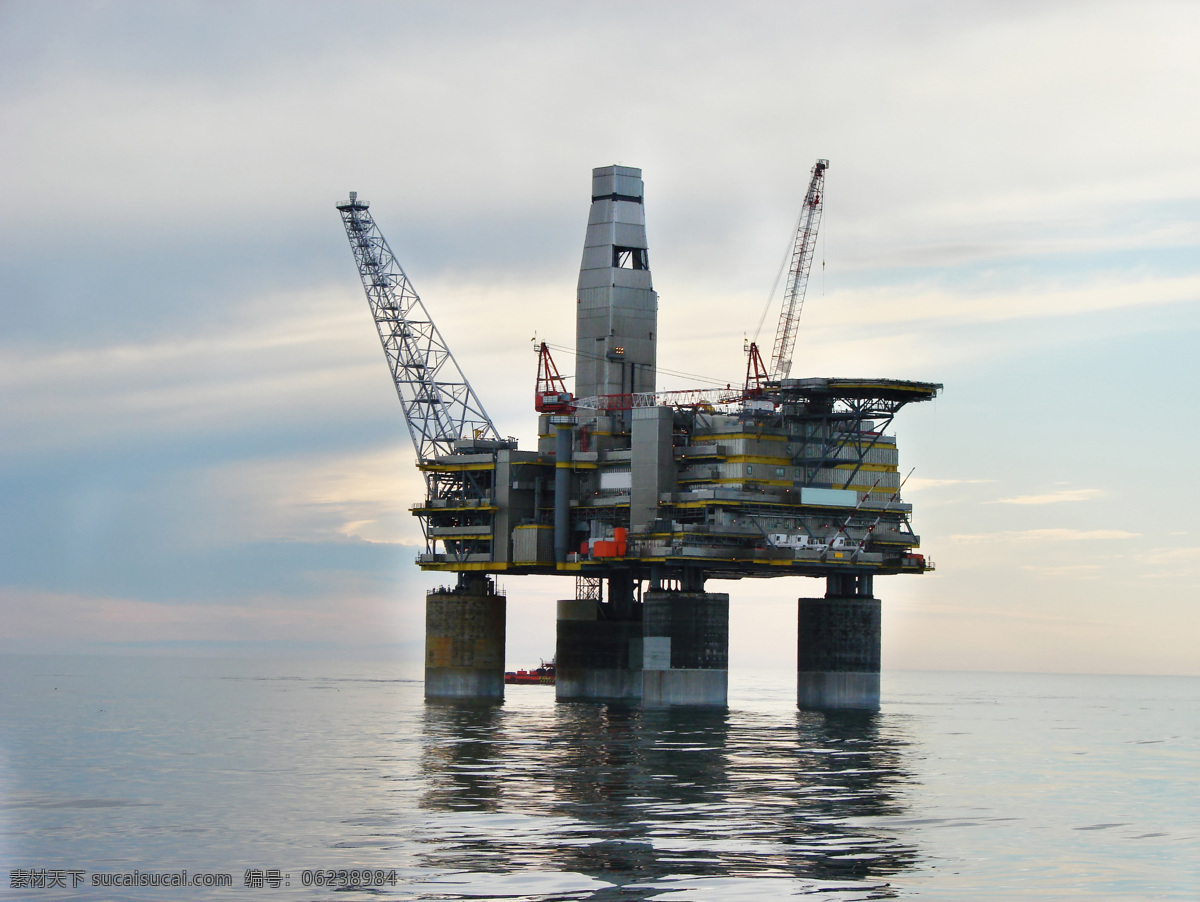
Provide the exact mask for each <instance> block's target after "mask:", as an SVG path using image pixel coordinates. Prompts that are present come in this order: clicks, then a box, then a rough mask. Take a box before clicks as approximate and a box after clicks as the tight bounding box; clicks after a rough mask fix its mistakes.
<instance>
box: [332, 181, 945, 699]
mask: <svg viewBox="0 0 1200 902" xmlns="http://www.w3.org/2000/svg"><path fill="white" fill-rule="evenodd" d="M827 168H828V161H827V160H818V161H817V163H816V165H815V166H814V167H813V171H812V177H811V180H810V183H809V187H808V191H807V194H806V196H805V200H804V205H803V207H802V211H801V215H800V221H799V223H798V225H797V229H796V236H795V241H794V243H793V247H792V253H791V263H790V268H789V271H788V280H787V283H786V288H785V291H784V297H783V304H782V310H781V314H780V318H779V324H778V328H777V331H776V337H775V343H774V346H773V348H772V352H771V357H770V361H769V363H767V362H765V361H764V359H763V356H762V355H761V354H760V352H759V350H758V348H757V345H755V344H750V345H749V347H748V349H747V351H748V352H747V367H746V379H745V383H744V384H743V385H742V386H739V387H737V388H733V387H730V388H726V389H697V390H694V391H682V392H657V391H656V346H657V340H658V328H657V320H658V296H657V294H656V293H655V291H654V287H653V284H652V282H651V275H650V261H649V253H648V245H647V241H646V226H645V208H644V204H643V200H644V191H643V182H642V177H641V175H642V174H641V170H639V169H634V168H631V167H627V166H607V167H602V168H599V169H595V170H593V172H592V192H591V209H590V212H589V216H588V225H587V234H586V239H585V242H584V249H583V261H582V265H581V267H580V271H579V284H578V291H577V294H576V301H575V303H576V334H575V377H574V389H575V390H574V391H573V392H572V391H568V390H567V388H566V384H565V380H564V379H563V377H562V376H561V374H560V373H559V371H558V369H557V367H556V366H555V363H554V361H553V359H552V357H551V355H550V350H549V348H548V347H547V346H546V345H545V344H544V343H543V344H542V345H541V346H540V347H539V362H538V372H537V383H536V391H535V398H534V401H535V405H534V406H535V408H536V410H537V412H538V414H539V416H538V447H537V449H536V450H520V449H518V447H517V442H516V440H515V439H512V438H504V437H502V436H501V435H500V434H499V433H498V432H497V430H496V427H495V425H494V424H493V423H492V421H491V419H490V418H489V417H488V415H487V413H486V412H485V410H484V407H483V404H482V403H481V402H480V400H479V398H478V396H477V395H476V393H475V391H474V390H473V389H472V388H471V385H470V384H469V383H468V381H467V379H466V377H465V376H464V375H463V373H462V370H461V369H460V368H459V366H458V364H457V362H456V361H455V359H454V357H453V356H452V354H451V353H450V349H449V347H448V346H447V344H446V342H445V341H444V339H443V338H442V336H441V334H440V332H439V331H438V329H437V327H436V326H435V325H434V322H433V320H432V318H431V317H430V316H429V313H428V311H427V310H426V308H425V305H424V304H423V303H422V302H421V299H420V298H419V297H418V295H417V293H416V291H415V290H414V289H413V286H412V284H411V283H410V282H409V280H408V278H407V276H406V275H405V274H404V270H403V269H402V268H401V266H400V264H399V262H398V261H397V260H396V257H395V256H394V255H393V253H392V251H391V249H390V248H389V246H388V244H387V241H386V240H385V239H384V237H383V235H382V233H381V232H380V230H379V228H378V226H377V225H376V224H375V222H374V220H373V219H372V217H371V215H370V213H369V209H368V204H367V202H366V201H363V200H359V199H358V197H357V195H356V194H355V193H353V192H352V193H351V194H350V199H349V200H347V201H343V202H342V203H339V204H338V205H337V209H338V210H339V211H340V213H341V216H342V221H343V224H344V225H345V228H346V234H347V236H348V238H349V240H350V246H351V249H352V250H353V253H354V259H355V262H356V264H357V266H358V271H359V275H360V276H361V278H362V283H363V287H364V289H365V290H366V294H367V300H368V302H369V303H370V307H371V311H372V313H373V315H374V318H375V323H376V325H377V327H378V330H379V337H380V339H381V341H382V343H383V349H384V353H385V355H386V357H387V360H388V364H389V367H390V369H391V373H392V377H393V380H394V382H395V385H396V389H397V393H398V395H399V398H400V402H401V404H402V406H403V409H404V415H405V420H406V422H407V424H408V429H409V432H410V434H411V436H412V439H413V444H414V445H415V446H416V450H417V466H418V467H419V468H420V470H421V472H422V473H423V475H424V477H425V484H426V490H427V491H426V497H425V499H424V500H423V501H421V502H419V503H417V504H414V505H413V507H412V512H413V514H414V515H416V516H417V517H418V518H419V520H420V523H421V527H422V530H423V533H424V537H425V548H424V550H423V551H422V552H421V553H420V554H418V556H417V563H418V564H419V566H420V567H421V568H422V569H423V570H432V571H445V572H449V573H454V574H457V580H456V584H455V585H454V586H453V587H451V588H444V589H438V590H434V591H432V592H430V593H429V594H428V595H427V597H426V633H425V695H426V697H427V698H497V697H501V696H502V695H503V692H504V644H505V619H506V617H505V614H506V607H505V605H506V598H505V597H504V596H503V595H501V594H498V592H497V590H496V588H495V585H494V583H493V577H494V575H496V574H509V575H522V574H555V575H561V576H568V577H573V585H574V591H573V592H572V593H571V596H570V597H568V598H565V599H563V600H560V601H559V602H558V606H557V643H556V661H557V682H556V689H555V691H556V695H557V697H558V698H559V699H581V698H582V699H628V700H640V701H641V703H642V704H644V705H651V706H664V705H724V704H725V703H726V698H727V686H728V657H729V654H728V650H729V596H728V594H726V593H720V592H710V591H706V584H707V582H708V581H709V580H715V579H742V578H749V577H753V578H763V577H767V578H769V577H779V576H813V577H821V578H823V579H824V580H825V590H826V591H825V593H824V595H822V596H820V597H813V598H800V599H799V600H798V617H797V621H798V622H797V648H798V664H797V685H798V689H797V703H798V705H799V706H800V707H802V708H815V709H838V708H865V709H873V708H877V707H878V705H879V654H880V602H879V599H878V598H877V597H876V596H875V592H874V580H875V577H877V576H884V575H891V574H901V573H912V574H918V573H924V572H926V571H928V570H931V569H933V565H932V563H931V562H930V561H928V560H926V559H925V558H924V557H923V556H922V555H921V554H919V553H917V552H916V549H917V548H918V547H919V545H920V539H919V538H918V536H917V535H915V534H914V533H913V531H912V527H911V523H910V513H911V505H908V504H905V503H904V502H903V501H901V499H900V489H901V487H902V484H903V481H902V480H901V478H900V471H899V466H898V457H897V449H896V439H895V437H894V436H893V435H890V434H888V432H887V430H888V428H889V427H890V426H891V424H892V421H893V418H894V417H895V416H896V414H897V412H898V411H899V410H900V409H901V408H902V407H903V406H904V405H905V404H908V403H911V402H914V401H925V400H929V399H931V398H933V397H935V396H936V394H937V392H938V391H939V390H940V389H941V385H938V384H934V383H927V382H909V381H900V380H893V379H834V378H804V379H793V378H790V375H791V356H792V349H793V347H794V343H795V338H796V327H797V323H798V319H799V316H800V312H801V310H802V307H803V301H804V294H805V288H806V285H807V281H808V275H809V270H810V268H811V264H812V258H813V254H814V251H815V247H816V241H815V239H816V234H817V230H818V226H819V223H820V218H821V212H822V195H823V188H824V178H825V172H826V169H827ZM564 594H566V593H564Z"/></svg>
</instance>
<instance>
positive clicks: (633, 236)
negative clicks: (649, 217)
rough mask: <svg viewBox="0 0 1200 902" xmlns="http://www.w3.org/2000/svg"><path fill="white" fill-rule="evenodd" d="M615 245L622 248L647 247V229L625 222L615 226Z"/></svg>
mask: <svg viewBox="0 0 1200 902" xmlns="http://www.w3.org/2000/svg"><path fill="white" fill-rule="evenodd" d="M613 244H618V245H620V246H621V247H646V227H645V226H643V225H640V224H639V225H633V224H627V223H623V222H618V223H616V224H614V226H613Z"/></svg>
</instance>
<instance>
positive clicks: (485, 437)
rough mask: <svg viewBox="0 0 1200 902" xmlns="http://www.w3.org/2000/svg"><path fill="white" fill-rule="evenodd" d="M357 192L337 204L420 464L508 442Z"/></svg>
mask: <svg viewBox="0 0 1200 902" xmlns="http://www.w3.org/2000/svg"><path fill="white" fill-rule="evenodd" d="M367 207H368V204H367V202H366V201H363V200H359V199H358V194H357V192H355V191H351V192H350V199H349V200H348V201H343V202H342V203H340V204H338V205H337V208H338V211H339V212H340V213H341V214H342V223H343V224H344V225H345V227H346V237H347V238H349V239H350V249H351V250H352V251H353V252H354V262H355V263H356V264H357V266H358V274H359V276H360V277H361V278H362V284H363V289H364V290H365V291H366V293H367V302H368V303H369V304H370V305H371V313H372V315H373V316H374V317H375V325H376V327H377V328H378V329H379V340H380V341H381V342H382V343H383V353H384V354H385V355H386V357H387V361H388V366H389V368H390V369H391V372H392V381H393V382H395V384H396V394H397V395H398V396H399V398H400V404H401V406H402V407H403V409H404V419H405V422H406V423H407V424H408V432H409V435H411V436H412V441H413V445H414V446H415V447H416V450H417V459H418V460H419V461H422V462H424V461H430V460H433V459H434V458H436V457H438V456H440V455H445V454H453V453H454V451H455V446H456V443H458V442H461V441H464V440H465V441H475V442H478V441H485V442H488V441H490V442H501V439H500V435H499V433H498V432H497V431H496V427H495V426H494V425H493V423H492V421H491V418H490V417H488V415H487V411H485V410H484V409H483V404H482V403H480V401H479V398H478V397H477V396H476V394H475V391H474V389H472V388H471V385H470V383H469V382H467V377H466V376H464V375H463V372H462V370H461V369H460V368H459V366H458V362H457V361H456V360H455V359H454V355H453V354H451V353H450V349H449V348H448V347H447V346H446V342H445V341H444V340H443V338H442V335H441V333H440V332H439V331H438V328H437V326H435V325H434V323H433V320H432V319H431V318H430V316H429V312H428V311H427V310H426V309H425V305H424V304H422V303H421V298H420V297H419V296H418V295H417V292H416V291H415V290H414V289H413V287H412V283H411V282H409V280H408V276H406V275H405V274H404V270H403V269H402V268H401V266H400V264H399V262H398V261H397V260H396V257H395V255H394V254H393V253H392V249H391V248H390V247H388V243H387V241H386V240H385V239H384V237H383V234H382V233H381V232H380V231H379V227H378V226H376V225H375V221H374V220H373V219H372V218H371V214H370V213H369V212H367Z"/></svg>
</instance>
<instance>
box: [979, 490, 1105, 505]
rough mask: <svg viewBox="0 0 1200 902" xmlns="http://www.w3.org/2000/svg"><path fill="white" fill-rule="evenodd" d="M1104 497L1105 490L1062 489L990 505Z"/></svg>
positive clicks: (992, 502) (1041, 502)
mask: <svg viewBox="0 0 1200 902" xmlns="http://www.w3.org/2000/svg"><path fill="white" fill-rule="evenodd" d="M1103 496H1104V491H1103V489H1062V490H1060V491H1057V492H1047V493H1045V494H1041V495H1017V496H1015V497H1013V498H997V499H996V500H995V501H989V502H988V504H1061V503H1063V502H1066V501H1090V500H1092V499H1093V498H1101V497H1103Z"/></svg>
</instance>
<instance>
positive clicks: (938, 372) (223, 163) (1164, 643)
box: [0, 0, 1200, 674]
mask: <svg viewBox="0 0 1200 902" xmlns="http://www.w3.org/2000/svg"><path fill="white" fill-rule="evenodd" d="M1198 35H1200V6H1197V5H1196V4H1194V3H1190V2H1187V3H1146V2H1139V3H1136V4H1134V3H1103V2H1096V0H1091V2H1083V3H1071V2H1057V3H1056V2H1036V3H1034V2H1006V3H982V2H974V3H973V2H931V3H907V4H894V3H887V2H865V3H844V4H832V5H831V4H818V3H801V2H787V3H767V2H763V3H753V4H749V5H745V4H742V5H738V7H737V9H736V11H735V8H734V4H730V3H708V4H705V3H689V4H682V3H589V2H582V3H571V4H562V3H517V4H496V3H432V2H431V3H404V2H392V3H368V2H361V3H332V2H329V3H303V2H290V3H265V2H260V3H255V2H245V3H212V2H192V3H187V2H179V3H171V2H162V0H155V2H147V3H135V2H119V0H118V2H105V3H87V2H70V3H57V2H47V0H37V2H32V0H7V2H3V3H0V197H2V198H3V212H4V215H3V219H2V220H0V228H2V229H3V236H2V241H0V317H2V319H0V417H2V420H0V461H2V464H0V501H2V505H3V506H2V513H0V650H5V651H12V652H37V651H66V652H79V653H82V652H100V653H108V652H120V653H126V652H154V653H165V652H175V653H192V654H196V653H221V654H225V653H240V654H266V653H271V654H297V653H304V654H331V655H342V654H354V655H381V654H393V655H394V654H398V655H401V656H404V657H405V658H406V660H409V661H414V662H416V661H419V660H420V649H421V640H422V634H421V629H422V628H421V623H422V617H423V614H422V606H423V589H424V588H425V587H428V586H431V585H437V584H438V583H439V582H440V580H439V579H438V578H437V577H436V576H435V575H425V574H422V573H421V572H420V571H418V570H417V569H416V567H415V566H414V564H413V555H414V553H415V552H416V550H417V549H416V545H417V543H418V538H419V531H418V529H417V527H416V524H415V522H414V520H413V518H412V517H411V516H409V514H408V505H409V504H410V503H412V502H413V501H415V500H417V499H418V498H419V497H420V494H421V484H420V479H419V477H418V475H417V473H416V471H415V470H414V468H413V466H412V462H413V451H412V447H411V445H410V443H409V440H408V436H407V431H406V429H405V427H404V424H403V421H402V419H401V414H400V407H399V405H398V403H397V401H396V398H395V394H394V391H393V388H392V385H391V382H390V378H389V375H388V372H387V369H386V366H385V364H384V360H383V356H382V354H381V352H380V349H379V343H378V338H377V337H376V335H375V332H374V327H373V325H372V322H371V319H370V316H369V313H368V310H367V305H366V301H365V299H364V298H363V296H362V293H361V288H360V286H359V284H358V281H357V277H356V274H355V270H354V267H353V262H352V259H351V255H350V252H349V248H348V246H347V244H346V240H345V236H344V233H343V231H342V227H341V222H340V220H339V218H338V215H337V213H336V211H335V210H334V204H335V202H336V201H338V200H339V199H341V198H344V197H345V196H346V194H347V192H348V191H350V190H357V191H359V192H360V194H361V196H362V197H364V198H366V199H368V200H369V201H370V202H371V204H372V207H371V209H372V212H373V213H374V214H375V216H376V219H377V221H378V222H379V223H380V225H381V227H382V228H383V230H384V232H385V234H386V235H387V236H388V238H389V241H390V243H391V244H392V246H393V248H394V249H395V250H396V252H397V254H398V256H399V257H400V258H401V261H402V263H403V264H404V266H405V268H406V269H407V271H408V273H409V275H410V277H411V278H412V279H413V281H414V283H415V285H416V287H417V289H418V291H420V293H421V294H422V296H423V298H424V299H425V301H426V303H427V304H428V305H429V307H430V309H431V311H432V312H433V315H434V317H435V318H436V319H437V321H438V323H439V326H440V327H441V329H442V331H443V333H444V334H445V336H446V337H447V340H448V341H449V342H450V344H451V345H452V347H453V348H454V351H455V354H456V356H457V357H458V359H459V361H460V363H461V364H462V365H463V368H464V369H465V370H466V372H467V375H468V377H469V378H470V379H471V380H472V381H473V382H474V383H475V387H476V389H477V390H478V392H479V394H480V395H481V396H482V399H483V401H484V403H485V404H486V405H487V406H488V409H489V411H490V413H491V414H492V416H493V418H494V419H495V420H496V422H497V426H498V427H499V429H500V431H501V432H502V433H505V434H512V435H516V436H518V437H520V439H521V440H522V444H523V446H525V447H528V446H530V445H531V444H532V442H533V440H534V433H535V415H534V412H533V410H532V403H531V400H532V399H531V394H532V388H533V379H534V372H535V365H536V360H535V357H534V355H533V354H532V353H531V342H530V340H531V338H532V337H533V336H534V335H535V334H536V336H537V337H538V338H539V339H545V340H548V341H550V342H552V343H557V344H561V345H569V344H571V343H572V342H573V335H574V324H573V311H574V286H575V279H576V275H577V271H578V266H579V257H580V250H581V247H582V241H583V234H584V225H585V221H586V215H587V207H588V199H589V197H588V196H589V190H590V180H589V179H590V170H591V168H592V167H593V166H601V165H607V164H610V163H614V162H619V163H623V164H626V165H632V166H639V167H641V168H642V169H643V171H644V175H645V180H646V197H647V202H646V210H647V222H648V231H649V236H650V243H651V263H652V266H653V274H654V281H655V287H656V288H657V290H658V291H659V293H660V314H659V315H660V336H661V337H660V343H659V356H660V364H661V365H662V366H663V367H664V368H667V369H671V370H677V371H684V372H691V373H702V374H705V375H709V376H712V377H714V378H718V379H722V380H730V381H732V380H736V379H738V378H739V376H740V374H741V373H742V372H743V371H744V359H743V356H742V345H743V339H744V337H745V336H746V335H747V334H748V333H750V334H752V333H753V331H754V329H755V326H756V325H757V323H758V320H759V317H760V315H761V312H762V309H763V307H764V305H765V303H766V301H767V296H768V293H769V291H770V288H771V284H772V281H773V279H774V277H775V273H776V270H777V268H778V266H779V260H780V258H781V257H782V256H783V254H784V252H785V250H786V249H787V246H788V243H789V241H790V237H791V236H790V233H791V230H792V227H793V224H794V222H795V217H796V214H797V211H798V210H799V205H800V201H801V199H802V198H803V194H804V189H805V185H806V183H807V179H808V174H809V169H810V168H811V166H812V163H813V161H814V160H815V159H816V158H817V157H826V158H828V159H829V160H830V170H829V175H828V183H827V193H826V213H825V220H824V223H823V227H822V236H821V239H820V242H821V243H820V247H819V252H818V260H817V263H816V265H814V272H813V277H812V280H811V282H810V285H809V292H808V301H807V303H806V306H805V310H804V315H803V318H802V322H801V326H800V334H799V339H798V341H797V353H796V364H795V367H794V370H793V375H799V376H805V375H840V376H887V377H894V378H910V379H923V380H930V381H937V382H942V383H944V384H945V391H944V394H943V395H942V397H941V398H940V399H939V400H937V401H936V402H934V403H932V404H925V405H917V406H914V407H912V408H910V409H907V410H905V411H904V412H903V413H902V414H901V415H900V417H898V419H897V421H896V431H897V434H898V435H899V439H900V449H901V466H902V469H903V470H904V471H905V472H907V470H908V469H909V468H910V467H916V472H915V474H914V476H913V477H912V480H911V482H910V483H909V488H907V489H906V500H909V501H911V502H913V503H914V505H915V506H916V514H915V523H914V525H915V527H916V529H917V531H918V532H919V533H920V534H921V535H922V537H923V550H924V551H925V553H926V554H927V555H928V556H930V557H931V558H932V559H933V560H934V561H935V562H936V564H937V572H936V573H934V574H929V575H926V576H922V577H917V578H912V577H910V578H903V577H895V578H890V579H885V580H882V581H881V582H880V584H879V585H878V586H877V593H878V594H879V595H880V596H881V597H882V598H883V599H884V610H885V615H884V616H885V621H884V665H885V667H895V668H930V669H990V670H1041V671H1083V672H1118V673H1190V674H1196V673H1200V653H1198V652H1197V651H1196V648H1197V638H1198V636H1200V613H1198V609H1200V592H1198V590H1197V580H1198V578H1200V529H1198V528H1197V526H1196V518H1197V516H1198V514H1200V491H1198V490H1197V487H1196V482H1195V481H1193V479H1192V475H1193V471H1194V470H1195V468H1196V465H1195V454H1194V452H1195V448H1196V447H1197V445H1198V443H1200V430H1198V428H1197V424H1196V413H1195V410H1194V399H1195V388H1196V383H1197V377H1198V376H1200V364H1198V363H1197V353H1196V349H1197V346H1198V345H1200V253H1198V252H1197V246H1198V244H1200V226H1198V225H1197V222H1198V220H1200V150H1198V148H1200V127H1198V125H1197V123H1198V122H1200V117H1198V116H1197V110H1198V109H1200V56H1198V55H1197V54H1196V52H1195V47H1196V40H1197V36H1198ZM776 315H777V314H776V313H775V312H774V311H772V312H771V313H769V314H768V324H771V323H773V321H774V318H775V316H776ZM769 328H770V325H768V329H769ZM558 362H559V365H560V367H561V368H563V369H565V370H570V369H572V368H573V367H572V362H571V360H570V358H569V357H567V355H565V354H562V355H559V361H558ZM689 384H690V383H689V381H688V380H687V379H680V378H674V377H664V378H662V379H661V380H660V386H659V387H660V388H664V389H669V388H683V387H687V386H688V385H689ZM502 583H503V584H504V585H505V587H506V589H507V591H508V597H509V635H510V641H509V648H508V657H509V664H510V666H521V665H525V664H535V663H536V662H537V659H538V658H539V657H549V655H550V654H551V653H552V650H553V645H554V619H553V618H554V608H553V600H554V599H555V597H558V596H561V595H562V594H563V593H564V591H565V590H566V589H567V585H568V584H567V583H565V582H561V581H556V580H554V579H525V580H522V579H517V578H510V579H507V580H502ZM712 585H713V587H714V588H716V589H718V590H728V591H729V592H730V593H731V595H732V600H733V605H732V624H731V628H732V666H733V667H734V668H737V667H739V666H749V665H750V664H762V663H768V664H773V665H775V666H778V667H781V668H786V667H789V666H794V664H793V663H792V662H793V660H794V654H795V649H794V618H795V608H794V599H795V598H796V597H797V596H798V595H806V594H813V593H814V592H817V591H820V586H819V584H818V583H816V582H813V581H805V580H801V579H788V580H774V581H755V582H753V583H752V584H751V583H748V582H747V583H741V582H735V583H716V584H712Z"/></svg>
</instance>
